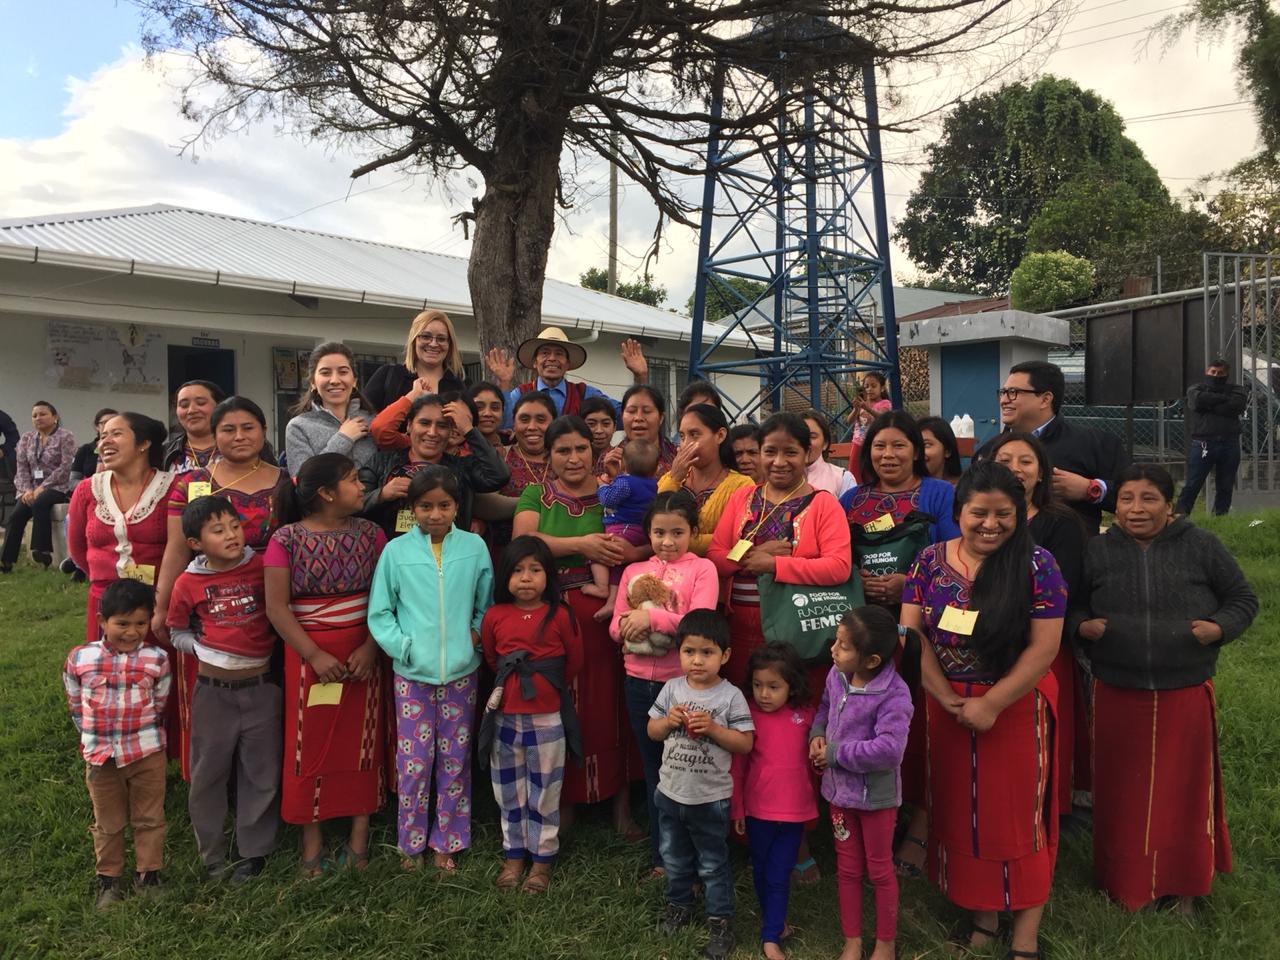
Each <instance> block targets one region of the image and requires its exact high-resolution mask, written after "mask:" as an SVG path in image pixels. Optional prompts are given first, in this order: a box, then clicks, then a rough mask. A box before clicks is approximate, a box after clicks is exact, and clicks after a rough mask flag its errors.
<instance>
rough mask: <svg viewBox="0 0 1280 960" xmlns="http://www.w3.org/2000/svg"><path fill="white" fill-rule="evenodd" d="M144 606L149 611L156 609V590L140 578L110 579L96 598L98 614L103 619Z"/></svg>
mask: <svg viewBox="0 0 1280 960" xmlns="http://www.w3.org/2000/svg"><path fill="white" fill-rule="evenodd" d="M142 607H145V608H146V609H147V611H148V612H149V613H155V610H156V592H155V590H153V589H152V588H151V587H149V586H147V585H146V584H145V583H143V582H141V581H140V580H127V579H123V578H122V579H120V580H112V581H111V582H110V583H109V584H107V589H105V590H103V591H102V596H101V597H99V598H98V616H100V617H102V619H103V620H109V619H110V618H111V617H115V616H119V615H120V614H123V613H133V611H135V610H137V609H139V608H142Z"/></svg>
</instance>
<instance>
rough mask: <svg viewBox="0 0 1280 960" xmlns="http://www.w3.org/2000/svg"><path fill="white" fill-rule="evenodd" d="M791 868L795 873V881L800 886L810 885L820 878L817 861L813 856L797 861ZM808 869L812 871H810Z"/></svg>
mask: <svg viewBox="0 0 1280 960" xmlns="http://www.w3.org/2000/svg"><path fill="white" fill-rule="evenodd" d="M791 869H792V870H794V871H795V873H796V874H797V876H796V883H798V884H800V886H802V887H811V886H813V885H814V884H815V883H817V882H818V881H819V880H821V879H822V874H821V873H819V872H818V861H816V860H814V859H813V857H810V858H809V859H808V860H804V861H802V862H800V863H797V864H796V865H795V866H794V867H792V868H791ZM810 870H812V871H813V873H810V872H809V871H810Z"/></svg>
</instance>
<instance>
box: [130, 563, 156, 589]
mask: <svg viewBox="0 0 1280 960" xmlns="http://www.w3.org/2000/svg"><path fill="white" fill-rule="evenodd" d="M124 576H125V579H126V580H137V581H138V582H139V583H145V584H146V585H147V586H149V587H154V586H155V585H156V568H155V567H154V566H152V565H151V564H149V563H126V564H125V565H124Z"/></svg>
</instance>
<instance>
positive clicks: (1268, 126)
mask: <svg viewBox="0 0 1280 960" xmlns="http://www.w3.org/2000/svg"><path fill="white" fill-rule="evenodd" d="M1186 7H1187V9H1185V10H1184V11H1183V12H1181V13H1176V14H1173V15H1171V16H1169V17H1166V18H1165V19H1164V20H1161V21H1160V22H1159V23H1158V24H1156V32H1157V33H1158V34H1160V35H1163V37H1164V39H1165V41H1166V42H1167V43H1172V42H1173V41H1174V40H1176V39H1177V38H1178V37H1179V36H1181V35H1182V34H1183V33H1185V32H1186V31H1188V30H1196V31H1197V33H1203V34H1206V35H1207V36H1209V37H1210V38H1213V39H1222V38H1224V37H1225V36H1226V35H1227V34H1228V33H1229V32H1230V31H1231V30H1232V28H1234V30H1235V32H1236V34H1237V36H1238V45H1237V47H1236V74H1237V76H1236V82H1237V85H1238V86H1239V88H1240V92H1241V93H1243V94H1245V95H1246V96H1248V97H1249V98H1250V99H1251V100H1252V101H1253V107H1254V112H1255V115H1256V117H1257V120H1258V130H1259V132H1260V133H1261V134H1262V140H1263V143H1265V144H1266V147H1267V150H1269V151H1270V152H1271V153H1273V154H1275V153H1280V14H1278V13H1277V12H1276V9H1275V5H1274V4H1273V3H1268V2H1267V0H1191V2H1190V3H1188V4H1186Z"/></svg>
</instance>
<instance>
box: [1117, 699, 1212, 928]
mask: <svg viewBox="0 0 1280 960" xmlns="http://www.w3.org/2000/svg"><path fill="white" fill-rule="evenodd" d="M1093 730H1094V738H1093V865H1094V874H1095V876H1096V877H1097V881H1098V886H1099V887H1100V888H1101V889H1102V890H1103V891H1104V892H1105V893H1106V894H1107V895H1108V896H1110V897H1112V898H1113V899H1114V900H1117V901H1119V902H1120V903H1121V904H1123V905H1124V906H1125V907H1126V908H1127V909H1129V910H1137V909H1138V908H1140V907H1142V906H1143V905H1144V904H1147V903H1150V902H1151V901H1152V900H1155V899H1156V898H1158V897H1164V896H1176V897H1202V896H1205V895H1206V894H1208V893H1209V888H1210V887H1211V886H1212V884H1213V875H1214V873H1215V872H1218V873H1230V872H1231V841H1230V839H1229V838H1228V836H1227V819H1226V813H1225V810H1224V804H1223V798H1222V767H1221V764H1220V763H1219V759H1218V721H1217V705H1216V703H1215V702H1214V697H1213V683H1212V682H1211V681H1206V682H1205V683H1202V684H1199V685H1197V686H1194V687H1182V688H1180V689H1177V690H1130V689H1125V688H1123V687H1112V686H1108V685H1107V684H1105V683H1103V682H1102V681H1100V680H1096V679H1095V680H1094V681H1093Z"/></svg>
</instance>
